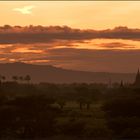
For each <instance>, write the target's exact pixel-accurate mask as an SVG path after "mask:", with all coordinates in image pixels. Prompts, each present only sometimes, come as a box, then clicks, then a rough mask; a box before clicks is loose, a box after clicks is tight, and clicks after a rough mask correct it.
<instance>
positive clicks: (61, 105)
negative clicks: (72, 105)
mask: <svg viewBox="0 0 140 140" xmlns="http://www.w3.org/2000/svg"><path fill="white" fill-rule="evenodd" d="M57 104H58V105H59V106H60V108H61V109H63V108H64V106H65V105H66V102H65V101H64V100H59V101H57Z"/></svg>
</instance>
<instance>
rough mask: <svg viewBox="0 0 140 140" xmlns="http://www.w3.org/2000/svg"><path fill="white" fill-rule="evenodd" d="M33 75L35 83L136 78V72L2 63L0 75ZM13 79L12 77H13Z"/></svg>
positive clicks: (103, 81)
mask: <svg viewBox="0 0 140 140" xmlns="http://www.w3.org/2000/svg"><path fill="white" fill-rule="evenodd" d="M27 74H28V75H30V76H31V79H32V80H31V81H32V82H33V83H39V82H49V83H75V82H77V83H84V82H86V83H108V82H109V81H110V80H111V81H112V82H120V81H121V80H123V81H124V82H129V83H132V82H133V81H134V78H135V74H134V73H107V72H88V71H75V70H67V69H63V68H58V67H54V66H51V65H35V64H27V63H21V62H15V63H0V75H4V76H6V79H7V80H10V79H11V77H12V76H14V75H16V76H25V75H27ZM11 80H12V79H11Z"/></svg>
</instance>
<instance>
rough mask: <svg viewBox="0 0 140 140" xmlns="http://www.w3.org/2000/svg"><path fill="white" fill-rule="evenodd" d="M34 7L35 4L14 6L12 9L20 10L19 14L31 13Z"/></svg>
mask: <svg viewBox="0 0 140 140" xmlns="http://www.w3.org/2000/svg"><path fill="white" fill-rule="evenodd" d="M33 8H35V6H33V5H31V6H24V7H22V8H14V9H13V11H17V12H20V13H21V14H32V9H33Z"/></svg>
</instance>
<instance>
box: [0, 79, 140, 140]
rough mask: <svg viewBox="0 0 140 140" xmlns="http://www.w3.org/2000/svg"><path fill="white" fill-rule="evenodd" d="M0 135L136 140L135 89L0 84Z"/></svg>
mask: <svg viewBox="0 0 140 140" xmlns="http://www.w3.org/2000/svg"><path fill="white" fill-rule="evenodd" d="M0 139H8V140H11V139H14V140H15V139H18V140H19V139H27V140H28V139H29V140H32V139H45V140H63V139H64V140H77V139H81V140H83V139H84V140H88V139H91V140H92V139H101V140H104V139H107V140H108V139H133V140H134V139H140V88H138V87H137V88H136V87H133V86H128V85H127V86H124V85H122V84H121V85H119V84H118V85H116V86H114V87H112V88H108V86H107V85H105V84H84V83H83V84H76V83H75V84H48V83H40V84H31V83H28V82H27V83H20V84H19V83H17V82H16V81H13V82H2V83H1V84H0Z"/></svg>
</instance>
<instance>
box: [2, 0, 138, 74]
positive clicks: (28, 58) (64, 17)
mask: <svg viewBox="0 0 140 140" xmlns="http://www.w3.org/2000/svg"><path fill="white" fill-rule="evenodd" d="M0 5H1V9H0V11H1V13H0V19H1V20H0V26H1V28H0V62H1V63H5V62H16V61H21V62H26V63H37V64H51V65H54V66H57V67H63V68H67V69H74V70H84V71H104V72H135V71H136V70H137V68H138V67H140V15H139V13H140V1H114V2H111V1H98V2H97V1H76V2H74V1H22V2H19V1H15V2H14V1H6V2H4V1H1V2H0ZM4 25H10V26H4ZM29 25H33V26H30V27H27V26H29ZM38 25H40V26H38ZM15 26H16V27H15ZM19 26H20V27H19ZM35 26H36V27H35ZM128 62H129V63H128Z"/></svg>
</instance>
